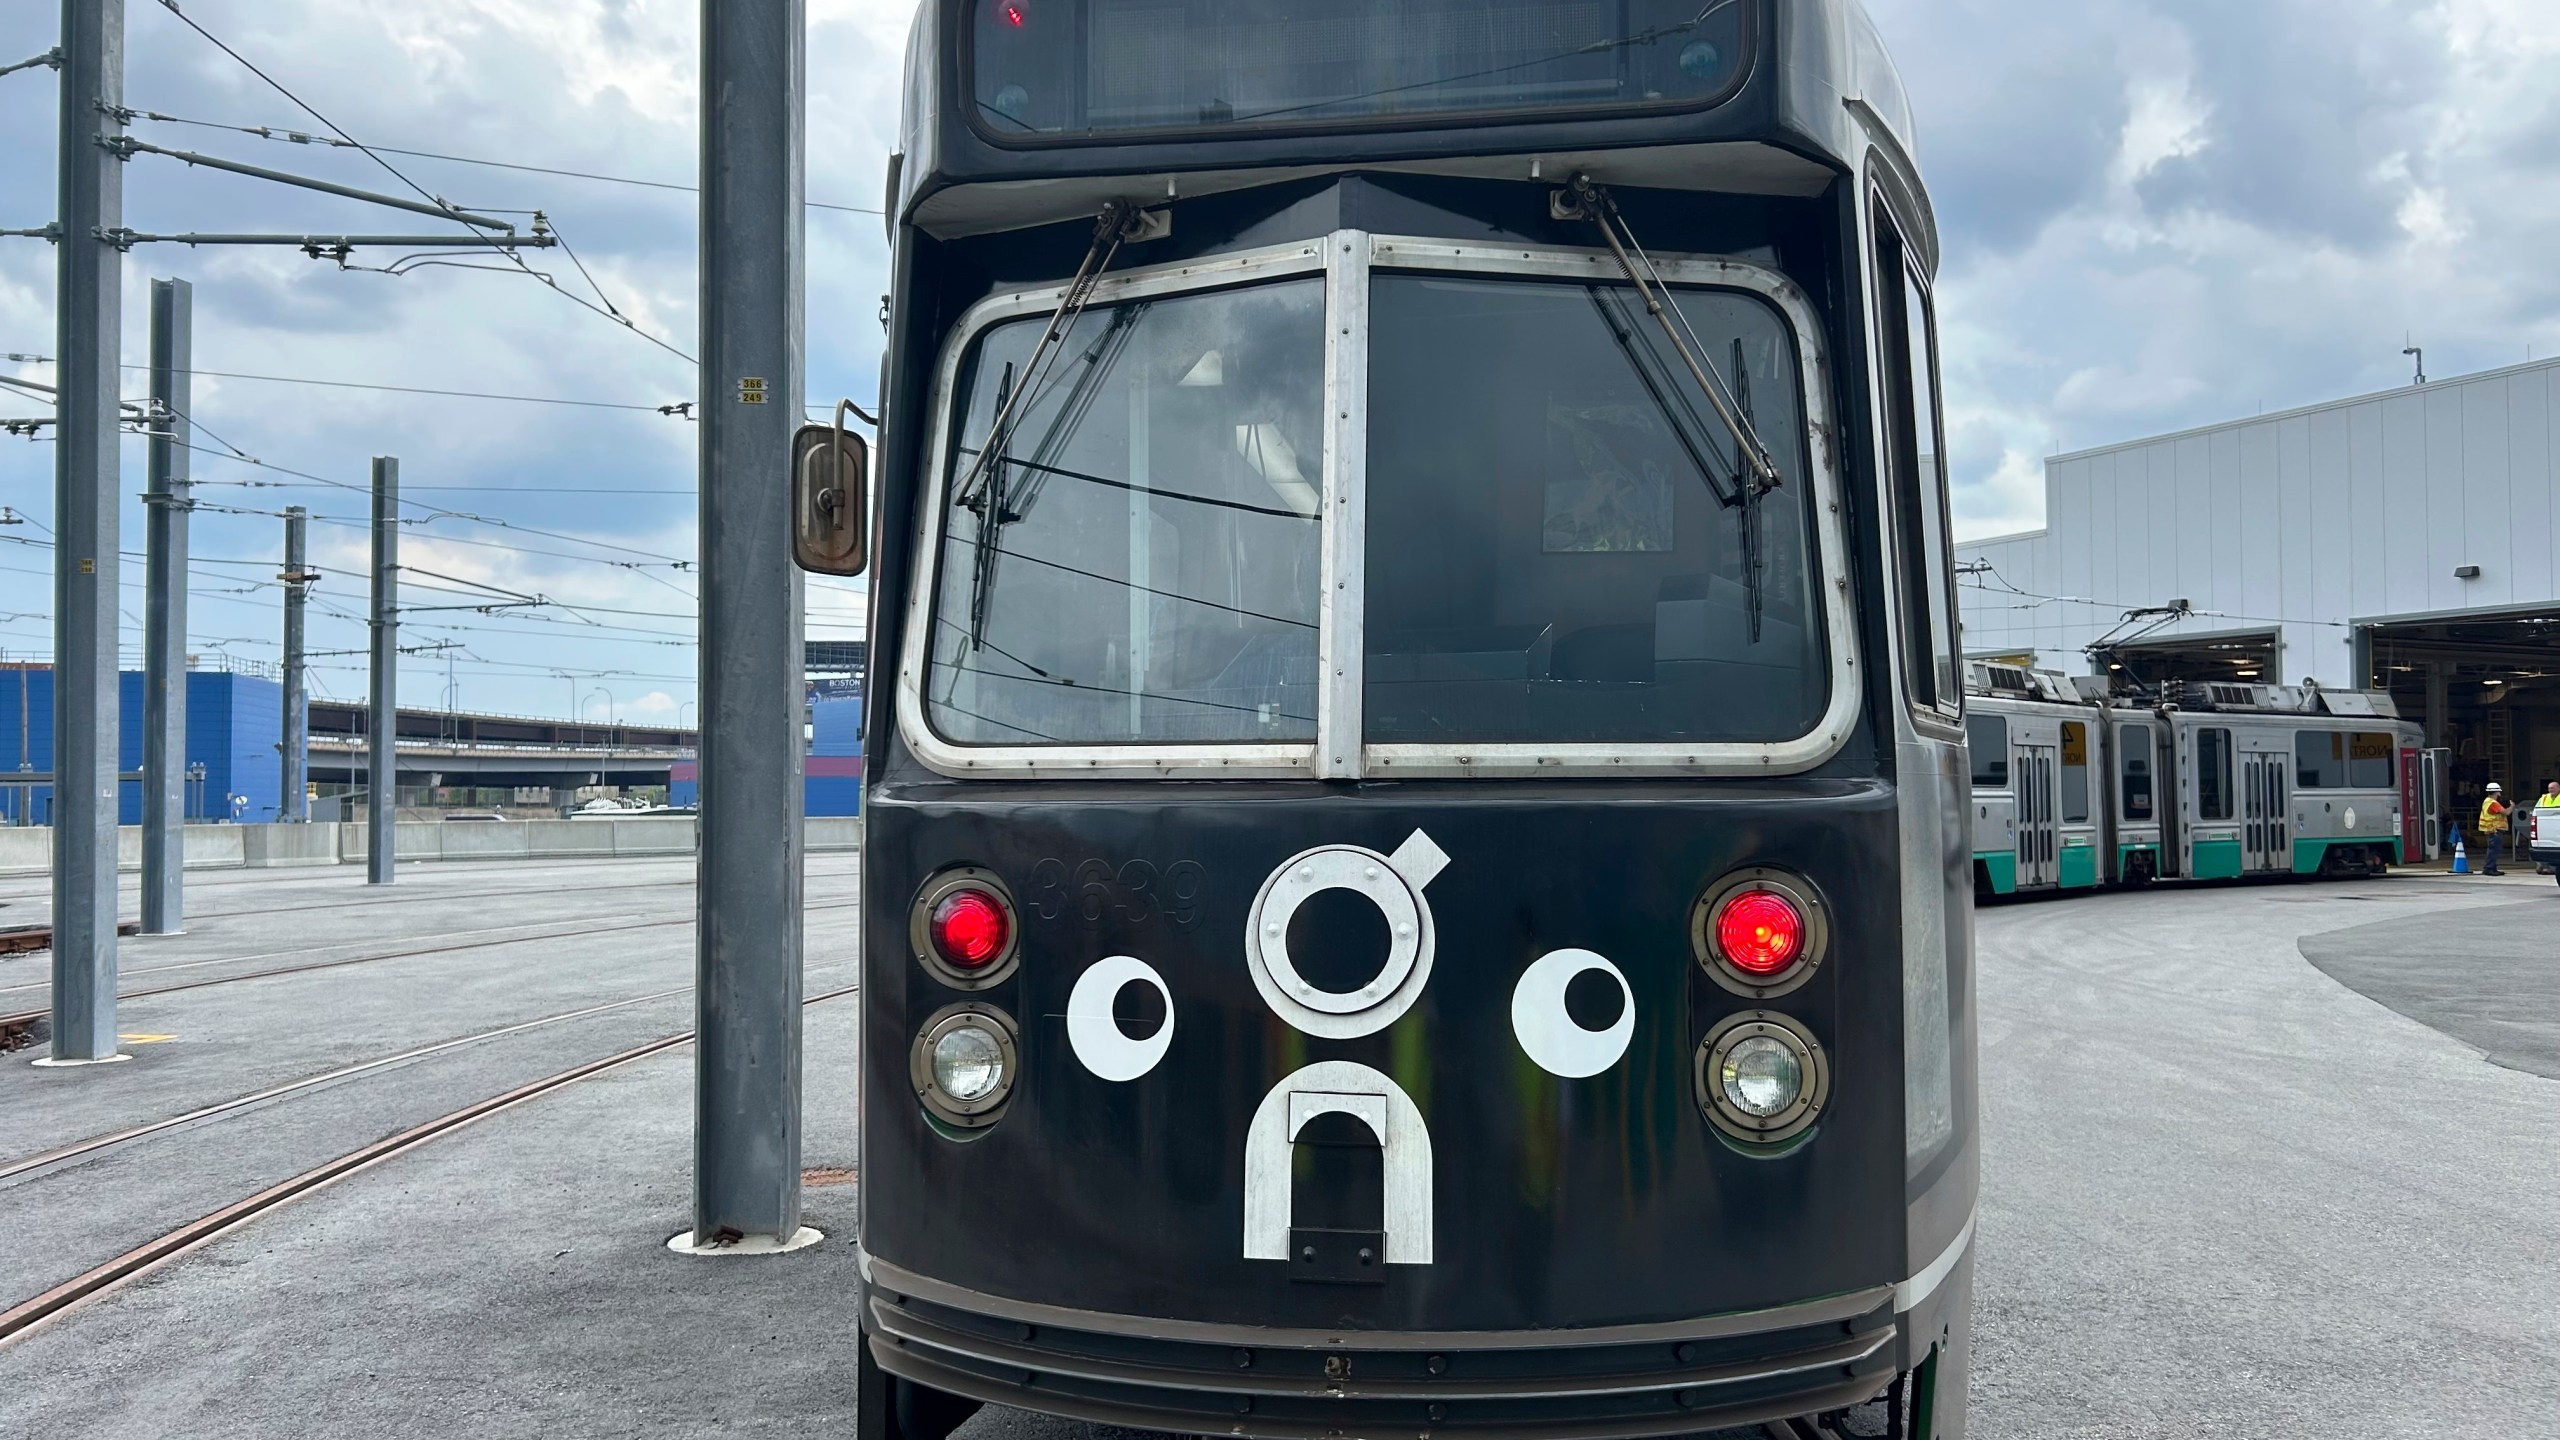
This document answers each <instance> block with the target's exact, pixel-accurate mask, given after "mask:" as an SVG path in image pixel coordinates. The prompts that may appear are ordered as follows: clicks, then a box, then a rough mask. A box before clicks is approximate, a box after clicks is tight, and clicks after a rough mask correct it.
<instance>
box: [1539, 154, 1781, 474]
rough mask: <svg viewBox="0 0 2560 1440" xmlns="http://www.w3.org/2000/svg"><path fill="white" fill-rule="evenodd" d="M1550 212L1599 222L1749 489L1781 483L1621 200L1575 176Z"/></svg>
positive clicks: (1602, 234) (1549, 207)
mask: <svg viewBox="0 0 2560 1440" xmlns="http://www.w3.org/2000/svg"><path fill="white" fill-rule="evenodd" d="M1547 211H1548V213H1549V214H1551V215H1553V216H1554V217H1555V218H1557V219H1559V220H1588V221H1590V222H1591V223H1592V224H1594V225H1597V226H1599V227H1600V238H1601V239H1603V240H1605V241H1607V242H1608V244H1609V253H1610V254H1612V255H1615V256H1616V257H1618V268H1619V269H1620V270H1622V271H1624V272H1626V277H1627V283H1628V284H1630V285H1633V286H1634V287H1635V289H1636V294H1637V295H1638V296H1640V297H1642V298H1643V300H1644V308H1645V309H1646V311H1647V312H1648V313H1650V314H1651V315H1652V316H1653V318H1654V320H1655V321H1656V322H1657V323H1659V324H1660V325H1661V326H1662V333H1663V334H1664V335H1666V336H1668V337H1669V338H1670V340H1671V348H1672V350H1673V351H1675V352H1677V353H1678V355H1679V356H1680V363H1681V364H1683V365H1685V366H1687V367H1688V370H1689V377H1690V378H1691V379H1693V380H1695V381H1697V383H1698V390H1699V393H1701V394H1703V395H1705V396H1706V397H1707V403H1708V404H1709V405H1710V406H1713V407H1714V409H1715V412H1716V418H1718V419H1720V420H1722V421H1723V422H1724V426H1725V430H1726V432H1727V433H1729V434H1730V435H1731V436H1732V437H1733V448H1734V450H1735V452H1736V453H1737V454H1738V455H1739V456H1740V457H1741V460H1742V465H1743V468H1745V469H1747V470H1749V471H1750V472H1751V475H1752V481H1751V484H1750V486H1749V487H1748V488H1750V489H1753V490H1759V491H1767V490H1775V489H1776V488H1778V485H1779V483H1780V476H1779V474H1778V466H1777V462H1776V461H1774V460H1772V459H1770V458H1769V447H1768V446H1766V445H1763V444H1761V443H1760V432H1759V431H1758V430H1756V429H1754V428H1753V427H1752V424H1751V417H1750V416H1749V415H1747V414H1745V413H1743V410H1742V407H1741V406H1740V405H1738V404H1736V403H1735V401H1734V398H1733V391H1732V389H1731V388H1730V387H1729V386H1727V385H1726V384H1725V382H1724V377H1723V376H1721V375H1719V374H1717V373H1716V367H1715V363H1714V362H1713V361H1711V360H1709V359H1707V358H1706V354H1705V350H1706V347H1705V346H1704V345H1703V344H1701V343H1699V340H1698V335H1697V332H1696V331H1695V330H1692V329H1691V328H1690V327H1689V317H1688V316H1687V315H1685V314H1683V313H1681V310H1680V307H1679V306H1678V305H1676V304H1673V303H1671V301H1670V298H1669V296H1670V287H1669V286H1668V285H1667V284H1665V283H1664V281H1663V278H1662V272H1661V271H1660V270H1658V269H1656V268H1655V267H1654V263H1653V257H1652V256H1650V255H1647V254H1646V253H1645V252H1644V246H1642V245H1641V244H1638V243H1637V242H1636V238H1635V235H1634V233H1633V232H1632V231H1630V230H1628V229H1627V221H1626V217H1625V216H1623V215H1621V214H1619V213H1618V202H1617V201H1616V200H1615V199H1614V198H1612V197H1611V196H1610V194H1609V192H1608V191H1607V190H1606V189H1603V188H1602V187H1600V186H1598V185H1595V184H1593V183H1592V182H1591V177H1590V176H1588V175H1576V176H1574V177H1573V184H1572V185H1571V186H1570V187H1568V188H1566V189H1563V190H1558V191H1556V192H1555V193H1554V194H1553V195H1552V196H1550V197H1549V199H1548V203H1547Z"/></svg>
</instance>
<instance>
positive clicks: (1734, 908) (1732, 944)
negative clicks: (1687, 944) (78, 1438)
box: [1716, 890, 1804, 976]
mask: <svg viewBox="0 0 2560 1440" xmlns="http://www.w3.org/2000/svg"><path fill="white" fill-rule="evenodd" d="M1716 948H1717V949H1718V950H1721V951H1723V952H1724V958H1725V959H1727V960H1729V961H1731V962H1732V964H1733V967H1734V968H1735V969H1737V970H1740V971H1742V972H1743V973H1744V974H1746V975H1762V976H1767V975H1775V974H1778V973H1779V972H1781V971H1783V970H1785V969H1786V968H1787V967H1788V966H1790V965H1793V964H1794V963H1796V960H1797V958H1798V957H1799V956H1801V955H1803V954H1804V916H1803V915H1802V914H1801V913H1799V912H1798V911H1797V910H1796V907H1795V904H1794V903H1793V902H1792V901H1790V900H1788V899H1787V897H1785V896H1784V895H1780V894H1778V893H1776V892H1775V891H1770V890H1746V891H1744V892H1743V893H1741V894H1739V895H1736V896H1734V897H1733V898H1732V899H1730V900H1728V901H1726V902H1725V905H1724V913H1722V914H1720V915H1718V916H1717V917H1716Z"/></svg>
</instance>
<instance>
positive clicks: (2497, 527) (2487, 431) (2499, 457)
mask: <svg viewBox="0 0 2560 1440" xmlns="http://www.w3.org/2000/svg"><path fill="white" fill-rule="evenodd" d="M2511 479H2512V477H2511V475H2510V473H2509V471H2508V468H2507V382H2506V380H2505V378H2504V377H2501V378H2498V379H2494V380H2478V381H2474V382H2472V383H2471V384H2468V385H2465V386H2463V387H2462V529H2461V532H2460V533H2459V534H2456V535H2455V536H2454V537H2453V540H2452V550H2453V554H2454V556H2455V557H2456V558H2455V559H2454V561H2453V562H2452V565H2445V566H2441V567H2439V568H2440V569H2441V571H2442V575H2443V578H2442V579H2437V578H2436V577H2434V576H2429V577H2428V579H2429V581H2430V582H2431V583H2432V584H2435V585H2437V586H2440V587H2441V590H2440V592H2439V593H2441V594H2443V595H2444V597H2445V600H2444V603H2443V604H2442V605H2441V606H2440V607H2438V608H2440V609H2446V610H2455V609H2459V608H2461V606H2462V603H2463V592H2464V591H2466V590H2469V589H2472V588H2474V587H2476V586H2477V585H2479V583H2480V581H2479V580H2457V579H2455V578H2453V565H2477V566H2479V567H2480V579H2481V580H2486V579H2487V578H2489V577H2490V576H2491V575H2513V574H2514V573H2515V568H2516V565H2515V544H2516V536H2515V531H2514V529H2513V527H2512V526H2511V525H2510V524H2509V520H2510V517H2511V516H2512V515H2513V514H2514V510H2513V507H2511V506H2510V505H2509V504H2508V493H2509V490H2510V489H2511Z"/></svg>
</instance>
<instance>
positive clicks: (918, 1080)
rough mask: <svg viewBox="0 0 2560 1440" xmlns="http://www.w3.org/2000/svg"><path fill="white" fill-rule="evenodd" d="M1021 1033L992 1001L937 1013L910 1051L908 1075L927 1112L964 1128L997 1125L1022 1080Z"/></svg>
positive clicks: (951, 1007) (926, 1023)
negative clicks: (1015, 1083) (1016, 1084)
mask: <svg viewBox="0 0 2560 1440" xmlns="http://www.w3.org/2000/svg"><path fill="white" fill-rule="evenodd" d="M1021 1033H1022V1032H1021V1031H1020V1030H1019V1029H1017V1028H1016V1027H1015V1025H1014V1023H1013V1017H1012V1016H1010V1015H1007V1014H1006V1013H1005V1012H1004V1011H1002V1010H1000V1009H998V1008H997V1007H995V1006H993V1005H982V1004H978V1003H975V1002H969V1003H964V1004H959V1005H949V1006H945V1007H943V1008H942V1009H940V1010H937V1011H935V1012H934V1013H933V1015H932V1017H931V1018H930V1019H928V1020H926V1021H925V1022H924V1028H923V1029H922V1030H919V1031H917V1032H916V1038H915V1042H914V1044H913V1045H912V1046H911V1047H910V1048H909V1049H908V1051H907V1078H908V1079H909V1080H910V1081H912V1082H913V1083H914V1085H915V1087H916V1099H917V1100H918V1101H920V1102H921V1103H922V1104H923V1105H924V1108H925V1113H926V1114H928V1115H930V1116H932V1117H933V1118H934V1119H936V1120H938V1121H940V1122H942V1123H943V1125H945V1126H956V1127H958V1128H959V1129H961V1130H975V1129H978V1128H979V1127H981V1126H986V1125H993V1124H994V1123H996V1121H997V1120H998V1119H1000V1118H1002V1116H1003V1115H1004V1112H1005V1110H1006V1109H1007V1108H1008V1107H1009V1106H1010V1105H1011V1104H1012V1099H1013V1087H1014V1082H1015V1081H1016V1080H1018V1079H1020V1078H1021V1074H1022V1051H1021V1044H1022V1041H1021ZM946 1133H948V1132H947V1131H946Z"/></svg>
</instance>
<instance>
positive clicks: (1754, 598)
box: [1584, 285, 1767, 645]
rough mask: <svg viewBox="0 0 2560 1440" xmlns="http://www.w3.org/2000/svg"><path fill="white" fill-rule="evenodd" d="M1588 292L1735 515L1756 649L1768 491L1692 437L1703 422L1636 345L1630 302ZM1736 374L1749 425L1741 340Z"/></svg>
mask: <svg viewBox="0 0 2560 1440" xmlns="http://www.w3.org/2000/svg"><path fill="white" fill-rule="evenodd" d="M1584 288H1585V289H1586V290H1587V291H1588V292H1589V294H1590V296H1591V307H1592V309H1594V310H1596V311H1598V312H1599V315H1600V323H1601V324H1603V325H1605V326H1607V327H1608V329H1609V336H1610V338H1611V339H1613V340H1615V341H1617V342H1618V349H1619V351H1620V353H1622V354H1624V355H1625V356H1626V360H1627V368H1628V369H1630V370H1633V371H1634V372H1635V374H1636V379H1637V380H1639V381H1641V382H1642V383H1643V385H1644V388H1645V393H1646V394H1647V395H1649V396H1651V397H1652V398H1653V405H1654V409H1655V410H1656V411H1658V412H1660V414H1661V416H1662V423H1663V424H1665V425H1667V426H1669V427H1670V430H1671V435H1672V438H1673V439H1675V440H1678V441H1679V442H1680V448H1681V450H1682V451H1683V452H1685V453H1686V454H1687V455H1688V457H1689V463H1690V464H1691V465H1693V466H1695V467H1697V471H1698V478H1699V479H1700V480H1703V481H1705V482H1706V486H1707V489H1708V490H1709V491H1710V492H1712V493H1713V494H1714V495H1715V497H1716V503H1717V504H1718V505H1721V506H1723V507H1724V508H1725V509H1727V510H1731V511H1733V512H1734V521H1735V526H1736V538H1737V541H1738V543H1739V546H1740V549H1741V552H1742V587H1743V603H1744V612H1745V614H1746V616H1747V617H1748V619H1749V622H1750V627H1751V643H1752V644H1754V645H1757V644H1759V643H1760V616H1761V613H1762V611H1763V610H1764V609H1765V608H1766V607H1765V605H1764V603H1763V600H1762V594H1763V591H1762V583H1761V577H1762V575H1763V574H1764V572H1765V570H1766V566H1765V565H1764V564H1763V563H1762V556H1761V544H1760V497H1761V496H1762V495H1764V494H1766V493H1767V490H1766V488H1765V487H1763V486H1760V485H1756V484H1753V483H1752V482H1751V480H1750V479H1749V478H1748V477H1746V476H1745V475H1744V474H1743V471H1742V467H1741V466H1740V465H1739V464H1737V465H1735V466H1734V469H1733V473H1732V474H1730V475H1727V474H1726V473H1724V470H1723V467H1721V466H1720V465H1718V464H1717V463H1716V462H1715V461H1714V460H1713V459H1711V458H1710V457H1709V456H1708V453H1707V450H1706V448H1705V447H1704V446H1703V445H1702V444H1701V443H1700V441H1699V437H1698V436H1697V435H1695V434H1694V433H1692V432H1693V430H1694V429H1702V428H1704V424H1705V422H1703V421H1702V420H1700V419H1699V417H1698V410H1697V407H1696V406H1695V405H1693V404H1691V403H1690V401H1689V396H1688V394H1687V392H1685V391H1682V390H1679V389H1676V388H1675V387H1674V386H1673V385H1672V384H1670V383H1669V382H1670V381H1671V378H1672V377H1671V375H1670V373H1669V371H1668V369H1667V368H1666V367H1664V366H1663V364H1662V359H1661V357H1660V356H1658V355H1656V354H1654V353H1652V351H1651V350H1650V349H1649V348H1648V347H1646V346H1645V345H1643V344H1641V343H1640V342H1639V341H1638V340H1637V338H1636V331H1635V326H1634V324H1633V323H1632V322H1631V321H1630V320H1629V318H1628V317H1627V316H1626V315H1625V314H1624V313H1622V311H1621V309H1620V307H1621V306H1623V305H1624V304H1625V301H1624V300H1622V299H1621V298H1620V297H1619V296H1618V295H1617V294H1615V293H1613V292H1611V291H1610V290H1607V289H1604V288H1603V287H1601V286H1598V285H1590V286H1585V287H1584ZM1733 369H1734V377H1735V382H1736V384H1737V386H1738V387H1739V388H1738V390H1737V392H1736V394H1735V397H1734V400H1735V406H1734V408H1735V410H1736V411H1737V412H1738V413H1739V414H1740V415H1741V417H1742V420H1743V423H1744V424H1746V425H1748V424H1750V423H1751V422H1752V419H1753V416H1752V410H1751V372H1750V370H1749V369H1747V368H1746V367H1745V366H1744V364H1743V353H1742V341H1741V340H1740V338H1738V337H1737V338H1736V339H1735V340H1734V342H1733Z"/></svg>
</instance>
